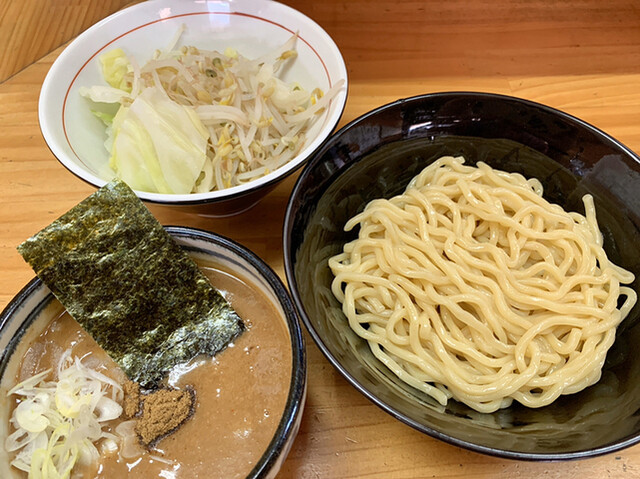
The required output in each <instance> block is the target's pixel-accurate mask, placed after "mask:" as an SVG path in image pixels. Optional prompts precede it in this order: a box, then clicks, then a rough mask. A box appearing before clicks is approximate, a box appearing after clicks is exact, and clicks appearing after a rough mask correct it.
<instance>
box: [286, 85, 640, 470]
mask: <svg viewBox="0 0 640 479" xmlns="http://www.w3.org/2000/svg"><path fill="white" fill-rule="evenodd" d="M443 155H464V157H465V158H467V163H468V164H474V163H475V162H476V161H480V160H482V161H485V162H487V163H489V164H490V165H491V166H493V167H495V168H499V169H502V170H506V171H510V172H519V173H522V174H523V175H525V176H527V177H536V178H538V179H539V180H540V181H541V182H542V183H543V186H544V191H545V197H546V198H547V199H549V200H550V201H552V202H554V203H558V204H560V205H562V206H563V207H564V208H565V209H567V210H573V211H581V212H582V213H584V208H583V205H582V201H581V198H582V196H583V195H584V194H585V193H591V194H592V195H593V196H594V198H595V204H596V209H597V213H598V220H599V223H600V227H601V229H602V231H603V234H604V241H605V249H606V251H607V253H608V255H609V257H610V258H611V259H612V260H613V261H614V262H616V263H617V264H620V265H623V266H624V267H626V268H627V269H629V270H631V271H632V272H634V273H635V275H636V280H635V282H634V283H633V285H632V287H633V288H634V289H635V290H636V291H638V284H639V279H638V278H640V253H639V252H638V251H639V250H638V247H637V245H638V244H640V199H638V196H637V192H638V191H640V158H639V157H638V156H637V155H635V154H634V153H633V152H631V151H630V150H629V149H627V148H626V147H624V146H623V145H621V144H620V143H619V142H617V141H616V140H614V139H612V138H610V137H609V136H607V135H606V134H604V133H603V132H601V131H599V130H597V129H596V128H594V127H592V126H590V125H588V124H586V123H584V122H582V121H580V120H578V119H576V118H574V117H571V116H569V115H566V114H564V113H562V112H559V111H557V110H554V109H551V108H548V107H545V106H542V105H539V104H535V103H531V102H528V101H524V100H519V99H516V98H510V97H504V96H498V95H490V94H478V93H441V94H432V95H425V96H421V97H416V98H411V99H407V100H401V101H398V102H395V103H392V104H389V105H386V106H384V107H381V108H379V109H377V110H374V111H372V112H370V113H367V114H365V115H364V116H362V117H361V118H358V119H357V120H355V121H354V122H352V123H350V124H349V125H347V126H346V127H344V128H343V129H341V130H340V131H339V132H338V133H336V134H335V135H334V136H333V137H332V138H331V139H330V140H329V141H328V142H327V143H326V144H325V145H324V146H323V148H322V149H321V150H320V151H319V152H318V153H317V154H316V155H315V156H314V157H313V158H312V159H311V160H310V162H309V164H308V165H307V166H306V167H305V169H304V171H303V173H302V174H301V176H300V178H299V179H298V182H297V184H296V186H295V188H294V190H293V192H292V194H291V198H290V201H289V205H288V209H287V213H286V219H285V227H284V251H285V268H286V274H287V280H288V283H289V287H290V289H291V291H292V294H293V296H294V301H295V303H296V306H297V308H298V311H299V313H300V315H301V317H302V319H303V321H304V323H305V325H306V326H307V328H308V329H309V331H310V333H311V336H312V337H313V339H314V340H315V342H316V343H317V345H318V346H319V347H320V349H321V350H322V351H323V353H324V354H325V355H326V356H327V358H328V359H329V360H330V361H331V362H332V363H333V365H334V366H335V367H336V368H337V369H338V370H339V371H340V372H341V373H342V374H343V375H344V376H345V377H346V378H347V379H348V380H349V381H350V382H351V383H352V384H353V385H354V386H355V387H356V388H357V389H358V390H360V391H361V392H362V393H363V394H364V395H365V396H367V397H368V398H369V399H371V400H372V401H373V402H374V403H376V404H377V405H379V406H380V407H382V408H383V409H384V410H386V411H387V412H389V413H390V414H392V415H393V416H395V417H397V418H398V419H400V420H401V421H404V422H405V423H407V424H409V425H411V426H413V427H414V428H416V429H418V430H420V431H423V432H425V433H427V434H429V435H431V436H434V437H436V438H440V439H443V440H445V441H448V442H450V443H453V444H456V445H459V446H462V447H466V448H469V449H472V450H475V451H478V452H483V453H488V454H493V455H498V456H504V457H512V458H519V459H531V460H538V459H545V460H551V459H572V458H579V457H585V456H591V455H597V454H603V453H606V452H611V451H614V450H617V449H620V448H623V447H626V446H629V445H631V444H635V443H637V442H640V381H639V380H638V374H639V373H640V349H638V348H637V347H636V346H634V344H638V341H640V325H639V323H638V318H639V316H640V305H639V304H636V307H635V308H634V309H633V310H632V311H631V313H630V315H629V316H628V317H627V318H626V320H625V321H624V322H623V323H622V324H621V325H620V326H619V328H618V334H617V339H616V341H615V344H614V346H613V347H612V349H610V351H609V353H608V356H607V360H606V364H605V366H604V369H603V374H602V378H601V379H600V381H599V382H598V383H597V384H596V385H594V386H592V387H589V388H587V389H585V390H583V391H582V392H580V393H577V394H573V395H567V396H561V397H560V398H559V399H558V400H557V401H556V402H554V403H553V404H551V405H549V406H547V407H543V408H540V409H529V408H526V407H523V406H521V405H519V404H516V403H514V405H512V406H511V407H509V408H506V409H503V410H500V411H498V412H495V413H492V414H481V413H478V412H476V411H474V410H472V409H470V408H469V407H467V406H465V405H463V404H461V403H458V402H456V401H453V400H452V401H449V403H448V405H447V406H446V407H443V406H440V405H439V404H437V403H436V402H435V401H434V400H432V399H431V398H430V397H428V396H426V395H424V394H422V393H421V392H419V391H418V390H415V389H413V388H412V387H410V386H408V385H406V384H404V383H403V382H401V381H400V380H398V379H397V377H396V376H395V375H394V374H392V373H391V372H390V371H389V370H388V369H387V368H386V367H385V366H383V365H382V364H381V363H380V362H379V361H378V360H377V359H376V358H375V357H374V356H373V354H372V353H371V351H370V349H369V347H368V345H367V344H366V343H365V342H364V340H362V339H361V338H360V337H358V336H356V335H355V333H353V332H352V331H351V330H350V328H349V327H348V323H347V321H346V318H345V317H344V315H343V313H342V310H341V305H340V304H339V303H338V302H337V300H336V299H335V298H334V296H333V295H332V293H331V291H330V284H331V281H332V279H333V276H332V274H331V271H330V270H329V268H328V266H327V259H328V258H329V257H331V256H333V255H335V254H337V253H338V252H341V251H342V247H343V245H344V244H345V243H346V242H348V241H350V240H352V239H353V238H354V237H355V236H356V235H357V231H353V232H350V233H345V232H344V230H343V227H344V224H345V222H346V221H347V219H349V218H351V217H352V216H354V215H355V214H356V213H358V212H360V211H361V210H362V209H363V208H364V206H365V205H366V204H367V203H368V202H369V201H370V200H372V199H375V198H389V197H392V196H394V195H396V194H399V193H401V192H402V191H403V190H404V188H405V187H406V185H407V183H408V182H409V180H410V179H411V178H412V177H413V176H415V175H416V174H417V173H418V172H419V171H421V170H422V169H423V168H424V167H426V166H427V165H429V164H430V163H431V162H432V161H433V160H435V159H437V158H439V157H440V156H443Z"/></svg>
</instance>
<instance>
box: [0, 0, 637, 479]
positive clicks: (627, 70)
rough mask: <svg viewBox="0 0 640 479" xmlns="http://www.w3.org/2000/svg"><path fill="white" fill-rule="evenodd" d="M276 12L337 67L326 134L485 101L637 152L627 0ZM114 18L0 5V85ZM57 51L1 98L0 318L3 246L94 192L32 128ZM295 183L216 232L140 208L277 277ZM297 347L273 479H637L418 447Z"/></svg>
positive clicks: (607, 469) (421, 441) (98, 8)
mask: <svg viewBox="0 0 640 479" xmlns="http://www.w3.org/2000/svg"><path fill="white" fill-rule="evenodd" d="M286 3H288V4H290V5H291V6H292V7H294V8H296V9H298V10H300V11H302V12H303V13H305V14H307V15H309V16H310V17H311V18H312V19H314V20H315V21H316V22H318V23H319V24H320V25H321V26H323V27H324V28H325V29H326V30H327V32H328V33H329V34H330V35H331V36H332V37H333V39H334V40H335V41H336V43H337V44H338V46H339V47H340V49H341V50H342V52H343V54H344V57H345V60H346V62H347V67H348V71H349V77H350V91H349V99H348V101H347V107H346V109H345V112H344V115H343V118H342V121H341V123H340V126H341V125H344V124H346V123H347V122H348V121H350V120H352V119H354V118H356V117H357V116H358V115H360V114H362V113H364V112H366V111H368V110H370V109H373V108H375V107H377V106H380V105H382V104H384V103H387V102H390V101H393V100H396V99H398V98H402V97H408V96H412V95H417V94H422V93H429V92H436V91H462V90H468V91H487V92H496V93H504V94H509V95H515V96H519V97H523V98H527V99H530V100H534V101H538V102H542V103H545V104H547V105H550V106H552V107H556V108H559V109H561V110H564V111H566V112H568V113H570V114H573V115H575V116H578V117H580V118H582V119H584V120H586V121H588V122H589V123H592V124H593V125H595V126H597V127H598V128H600V129H602V130H604V131H606V132H608V133H609V134H611V135H613V136H614V137H616V138H617V139H619V140H620V141H622V142H623V143H624V144H626V145H627V146H628V147H630V148H631V149H633V150H635V151H638V152H640V7H639V6H638V4H637V2H635V1H631V0H625V1H623V0H614V1H609V2H602V1H600V0H567V1H564V2H556V1H552V0H530V1H527V0H496V1H489V0H475V1H473V0H465V1H463V0H450V1H448V2H441V1H438V2H436V1H425V2H416V1H408V2H383V1H381V0H371V1H363V0H355V1H338V0H325V1H322V2H318V1H311V0H289V1H287V2H286ZM122 4H123V2H118V1H115V0H113V1H103V2H97V1H95V0H90V1H86V2H80V1H74V0H56V1H54V2H49V3H48V4H47V5H49V6H50V8H51V10H50V11H48V12H49V13H47V14H46V15H45V14H44V10H45V9H43V8H42V2H37V1H35V0H26V1H24V2H20V1H18V0H2V3H0V46H1V47H2V50H1V51H2V52H3V54H2V55H1V56H0V78H6V77H7V76H10V75H11V73H9V74H7V72H15V71H17V70H20V69H21V68H22V66H24V65H27V64H30V63H33V62H34V60H36V59H38V58H40V57H41V56H42V55H45V54H46V53H47V52H49V51H51V50H52V49H54V48H56V47H58V46H60V45H62V44H63V43H64V42H66V41H67V40H69V39H70V38H71V37H72V36H73V35H75V34H77V33H78V32H79V31H81V30H82V29H84V28H86V27H87V26H88V24H89V23H91V21H94V20H97V19H98V18H100V17H101V16H104V15H106V14H107V13H108V12H109V11H112V10H113V9H115V8H118V7H119V6H120V5H122ZM41 10H43V11H41ZM51 12H58V13H57V14H55V15H54V14H52V13H51ZM60 12H65V13H64V14H62V13H60ZM70 12H76V14H75V16H74V15H71V13H70ZM54 17H55V18H54ZM72 17H73V18H72ZM89 18H91V19H92V20H89ZM87 22H88V23H87ZM7 25H8V26H9V30H11V31H9V30H8V29H7V28H6V26H7ZM24 38H27V39H31V40H29V41H25V40H24ZM16 46H18V47H16ZM7 47H8V48H7ZM60 51H61V49H60V48H58V49H56V50H53V51H52V53H50V54H48V55H46V56H44V57H43V58H41V59H39V60H38V61H36V62H35V63H33V64H30V66H28V67H27V68H24V69H23V70H22V71H20V72H19V73H17V74H15V75H13V76H11V77H10V78H9V79H7V80H5V81H4V82H3V83H2V84H0V132H1V134H0V264H1V267H0V308H2V307H4V306H5V305H6V304H7V303H8V302H9V301H10V299H11V298H12V297H13V296H14V295H15V294H16V293H17V292H18V291H19V290H20V288H22V286H23V285H24V284H26V283H27V281H28V280H29V279H31V278H32V277H33V273H32V271H31V270H30V269H29V267H28V266H27V265H26V264H25V263H24V262H23V261H22V259H21V258H20V256H19V255H18V253H17V252H16V250H15V247H16V245H17V244H19V243H20V242H21V241H23V240H24V239H25V238H27V237H28V236H30V235H32V234H33V233H35V232H36V231H38V230H39V229H41V228H42V227H44V226H46V225H47V224H49V223H50V222H51V221H52V220H54V219H55V218H57V217H58V216H59V215H61V214H62V213H64V212H65V211H66V210H67V209H69V208H70V207H72V206H73V205H74V204H76V203H77V202H78V201H80V200H81V199H83V198H84V197H86V196H87V195H89V194H90V193H91V192H92V191H94V190H93V188H92V187H91V186H89V185H87V184H85V183H83V182H82V181H80V180H79V179H77V178H75V177H74V176H73V175H71V174H70V173H69V172H68V171H66V170H65V169H64V168H63V167H62V166H61V165H60V164H59V163H58V162H57V161H56V159H55V158H54V157H53V156H52V154H51V153H50V151H49V150H48V149H47V147H46V144H45V143H44V141H43V139H42V136H41V134H40V131H39V127H38V120H37V100H38V94H39V90H40V86H41V83H42V81H43V79H44V76H45V75H46V72H47V71H48V69H49V67H50V65H51V63H52V62H53V61H54V60H55V58H56V57H57V55H58V54H59V53H60ZM5 52H6V53H5ZM25 59H28V60H25ZM18 65H22V66H18ZM294 181H295V175H294V176H293V177H291V178H289V179H287V180H286V181H284V182H283V183H282V184H281V185H279V186H278V188H277V189H276V190H275V191H274V192H272V193H271V194H270V195H269V196H268V197H267V198H266V199H265V200H264V201H263V202H261V203H260V204H258V205H257V206H256V207H255V208H253V209H252V210H250V211H249V212H247V213H245V214H242V215H239V216H235V217H231V218H227V219H211V218H206V217H202V216H196V215H192V214H188V213H185V212H182V211H177V210H174V209H169V208H164V207H158V206H151V210H152V212H153V213H154V214H155V215H156V216H157V217H158V218H159V219H160V221H161V222H162V223H163V224H180V225H188V226H195V227H198V228H204V229H207V230H211V231H215V232H217V233H221V234H224V235H226V236H229V237H231V238H233V239H235V240H237V241H239V242H241V243H243V244H244V245H246V246H248V247H249V248H251V249H252V250H253V251H255V252H256V253H257V254H259V255H260V256H262V257H263V258H264V259H265V260H266V261H267V262H268V263H269V264H270V265H271V266H272V267H273V268H274V269H275V270H276V272H277V273H278V274H279V275H280V276H281V277H283V278H284V274H283V261H282V245H281V231H282V222H283V217H284V209H285V206H286V202H287V199H288V196H289V192H290V191H291V188H292V186H293V183H294ZM307 346H308V360H309V377H308V379H309V390H308V399H307V405H306V408H305V413H304V417H303V422H302V427H301V430H300V433H299V435H298V437H297V439H296V441H295V443H294V446H293V449H292V451H291V453H290V454H289V457H288V459H287V461H286V462H285V464H284V467H283V470H282V472H281V474H280V477H282V478H338V477H339V478H343V477H344V478H380V479H382V478H416V477H419V478H423V477H424V478H430V477H444V478H450V479H452V478H465V479H468V478H474V479H475V478H480V479H488V478H512V477H513V478H517V477H522V478H534V477H544V478H563V479H565V478H583V477H592V478H598V479H599V478H636V477H640V445H638V446H634V447H631V448H628V449H626V450H624V451H621V452H619V453H614V454H609V455H606V456H603V457H598V458H593V459H588V460H582V461H575V462H562V463H529V462H520V461H510V460H503V459H497V458H492V457H489V456H484V455H480V454H476V453H472V452H469V451H465V450H462V449H459V448H457V447H454V446H451V445H448V444H446V443H444V442H441V441H438V440H436V439H433V438H431V437H428V436H425V435H423V434H420V433H418V432H417V431H414V430H413V429H411V428H410V427H408V426H405V425H404V424H402V423H400V422H398V421H396V420H395V419H393V418H392V417H391V416H389V415H388V414H386V413H384V412H383V411H382V410H380V409H379V408H377V407H376V406H374V405H372V404H371V403H370V402H369V401H368V400H366V399H365V398H364V397H363V396H362V395H360V394H359V393H358V392H357V391H356V390H355V389H354V388H353V387H351V386H350V385H349V384H348V383H347V382H346V380H344V379H343V378H342V377H341V376H340V375H339V374H338V373H337V372H336V371H335V369H334V368H333V367H332V366H331V365H330V364H329V363H328V361H327V360H326V359H325V358H324V357H323V356H322V354H321V353H320V352H319V350H318V349H317V348H316V346H315V345H314V344H313V343H312V341H311V340H310V338H309V337H307Z"/></svg>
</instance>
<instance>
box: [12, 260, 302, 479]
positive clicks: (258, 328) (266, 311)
mask: <svg viewBox="0 0 640 479" xmlns="http://www.w3.org/2000/svg"><path fill="white" fill-rule="evenodd" d="M199 264H200V266H201V268H202V270H203V271H204V272H205V274H206V275H207V276H208V277H209V279H210V280H211V283H212V284H213V285H214V286H215V287H216V288H217V289H219V290H220V291H221V292H222V294H223V295H224V296H225V297H226V298H227V300H228V301H229V302H230V303H231V305H232V306H233V308H234V309H235V310H236V312H237V313H238V314H239V315H240V317H241V318H242V319H243V321H244V323H245V326H246V330H245V331H244V333H243V334H241V335H240V337H238V338H236V340H235V341H234V342H233V343H231V344H230V345H229V346H228V347H227V348H226V349H225V350H224V351H222V352H220V353H219V354H218V355H217V356H216V357H215V358H211V357H199V358H196V359H194V360H193V361H192V362H190V363H189V364H186V365H183V366H180V367H178V368H175V369H174V370H173V371H172V372H171V374H170V375H169V378H168V379H167V382H168V383H169V385H171V386H172V387H175V388H178V389H182V388H185V387H187V386H189V387H192V388H193V389H194V390H195V411H194V414H193V416H192V417H191V418H190V419H188V420H187V421H186V422H185V423H184V424H183V425H182V426H181V427H180V428H179V429H178V430H177V431H175V432H174V433H173V434H170V435H169V436H167V437H165V438H163V439H162V440H160V441H159V442H158V443H157V445H156V446H155V447H154V448H153V449H151V450H148V451H146V452H144V454H142V455H141V456H138V457H135V458H131V459H126V460H125V459H122V458H121V457H119V455H118V454H117V453H115V454H111V455H103V456H102V457H101V460H100V463H99V464H97V465H94V466H93V467H90V468H81V467H76V468H75V469H74V472H73V475H72V477H74V478H115V477H124V476H126V477H131V478H151V477H162V478H167V479H173V478H175V479H178V478H234V477H237V478H240V477H246V476H247V475H248V474H249V472H251V470H252V469H253V467H254V466H255V465H256V463H257V462H258V460H259V459H260V457H261V456H262V454H263V453H264V452H265V451H266V449H267V447H268V445H269V443H270V442H271V439H272V438H273V436H274V434H275V432H276V429H277V427H278V424H279V422H280V419H281V417H282V414H283V411H284V408H285V404H286V401H287V397H288V394H289V384H290V378H291V364H292V353H291V339H290V335H289V332H288V329H287V327H286V325H285V323H284V320H283V319H282V317H281V314H280V313H279V312H278V310H277V309H276V307H275V306H274V305H273V304H272V302H271V301H270V300H269V299H268V298H267V297H265V296H264V294H263V293H262V292H260V291H259V290H258V288H257V287H256V286H252V285H251V284H250V283H249V282H248V281H246V280H244V279H242V278H240V277H238V276H236V275H235V274H232V273H230V272H227V271H223V270H222V269H221V268H220V267H218V266H217V265H210V264H202V263H201V262H199ZM42 314H50V315H52V316H53V319H52V320H51V321H50V322H49V323H48V325H47V327H46V328H45V330H44V331H43V332H42V333H41V334H40V335H39V336H37V338H36V339H35V340H33V341H32V342H31V343H30V344H29V346H28V348H27V350H26V353H25V354H24V357H23V359H22V361H21V364H20V367H19V368H18V373H17V375H16V378H15V379H16V382H18V381H22V380H24V379H26V378H28V377H31V376H33V375H34V374H36V373H38V372H40V371H43V370H45V369H47V368H53V369H55V367H56V365H57V360H58V358H59V357H60V355H61V354H62V352H63V351H64V350H65V349H68V348H72V355H73V356H79V357H81V358H83V363H84V364H85V365H87V366H90V367H93V368H94V369H98V370H100V371H101V372H103V373H105V374H107V375H109V376H111V377H112V378H114V379H116V380H118V381H119V382H122V381H124V380H125V376H124V374H123V373H122V371H121V370H120V369H119V368H118V366H117V365H116V364H115V363H114V362H113V361H112V360H111V358H109V356H107V354H106V353H105V352H104V351H103V350H102V349H101V348H100V347H99V346H98V345H97V343H95V341H94V340H93V339H92V338H91V337H90V336H89V335H88V334H87V333H86V332H85V331H84V330H83V329H82V327H81V326H80V325H79V324H78V323H77V322H76V321H75V320H73V319H72V318H71V316H69V315H68V314H67V313H66V312H64V311H63V310H62V307H61V306H60V305H59V303H57V302H54V304H53V305H52V306H50V307H48V308H46V309H45V311H44V312H43V313H42ZM49 379H51V378H49ZM14 406H15V402H14ZM119 422H120V420H118V421H114V424H112V425H111V428H112V429H114V428H115V427H116V426H117V424H118V423H119ZM13 472H14V473H15V477H22V476H21V475H20V474H19V472H20V471H17V470H16V469H13ZM24 477H26V474H24Z"/></svg>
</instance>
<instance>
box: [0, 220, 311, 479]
mask: <svg viewBox="0 0 640 479" xmlns="http://www.w3.org/2000/svg"><path fill="white" fill-rule="evenodd" d="M164 228H165V230H166V231H167V232H168V233H169V234H170V235H171V237H172V238H174V239H176V238H177V239H178V240H180V239H186V240H189V239H195V240H198V241H203V242H207V243H211V244H213V245H215V246H218V247H221V248H223V249H225V250H228V251H230V252H231V253H232V254H233V255H236V256H238V257H240V258H241V259H242V260H244V261H246V262H247V263H249V264H250V265H251V266H253V267H254V268H255V269H256V270H257V271H258V273H259V274H260V276H261V277H262V278H263V279H264V280H265V281H266V282H267V284H268V285H269V287H270V288H271V289H272V292H273V293H274V295H275V296H276V298H277V300H278V302H279V303H280V306H281V307H282V310H283V312H284V317H283V320H284V322H285V324H286V326H287V330H288V331H289V335H290V344H291V353H292V354H291V356H292V362H291V367H292V369H291V378H290V382H289V392H288V394H287V401H286V404H285V408H284V410H283V412H282V417H281V418H280V421H279V423H278V427H277V428H276V431H275V433H274V435H273V437H272V438H271V441H270V442H269V445H268V446H267V448H266V450H265V452H264V453H263V454H262V456H260V459H259V460H258V462H257V463H256V464H255V466H254V467H253V469H252V470H251V472H250V473H249V474H248V475H247V479H257V478H262V477H265V475H266V474H268V473H269V471H270V470H271V469H272V468H273V467H274V466H275V465H276V464H277V463H278V461H281V460H283V459H284V457H281V455H282V453H285V454H286V453H287V452H288V447H289V446H290V443H291V442H292V441H293V440H294V438H295V434H296V432H297V427H298V422H299V420H300V418H301V415H302V411H303V410H304V403H305V398H306V388H307V361H306V347H305V339H304V335H303V333H302V327H301V325H300V322H299V320H298V316H297V313H296V309H295V307H294V305H293V302H292V300H291V297H290V295H289V293H288V291H287V288H286V287H285V285H284V283H283V282H282V280H281V279H280V278H279V276H278V275H277V274H276V273H275V271H274V270H273V269H272V268H271V267H270V266H269V265H268V264H267V263H266V262H265V261H264V260H263V259H261V258H260V257H259V256H258V255H256V254H255V253H254V252H252V251H251V250H249V249H248V248H247V247H246V246H243V245H242V244H240V243H238V242H236V241H234V240H232V239H230V238H228V237H226V236H223V235H220V234H217V233H213V232H210V231H206V230H203V229H199V228H192V227H186V226H165V227H164ZM186 248H187V249H189V248H191V249H193V248H192V247H190V246H186ZM196 249H197V248H196ZM41 288H47V287H46V285H45V284H44V282H43V281H42V280H41V279H40V278H38V277H37V276H36V277H34V278H33V279H31V280H30V281H29V282H28V283H27V284H26V285H25V286H24V287H23V288H22V289H21V290H20V291H19V292H18V293H17V294H16V295H15V296H14V297H13V298H12V299H11V300H10V301H9V303H8V304H7V306H6V307H5V308H4V309H3V310H2V312H0V330H2V329H4V326H5V324H7V322H9V321H11V320H12V318H13V317H14V315H15V314H16V313H17V312H18V311H19V310H20V309H21V308H22V306H23V305H24V304H25V302H26V301H27V300H28V298H29V297H30V296H31V295H32V294H33V293H34V292H36V291H38V290H39V289H41ZM46 296H47V299H45V300H43V301H48V300H49V299H50V298H52V297H53V293H51V292H50V291H49V292H48V293H46ZM41 304H42V302H40V303H39V304H38V305H36V308H37V307H39V306H40V305H41ZM29 314H31V313H28V315H29ZM22 329H23V328H22V325H21V326H20V329H19V330H18V333H19V332H20V331H21V330H22ZM5 353H6V352H5V351H2V354H0V356H1V357H4V354H5ZM11 354H12V353H10V354H9V355H11ZM3 359H4V358H3Z"/></svg>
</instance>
